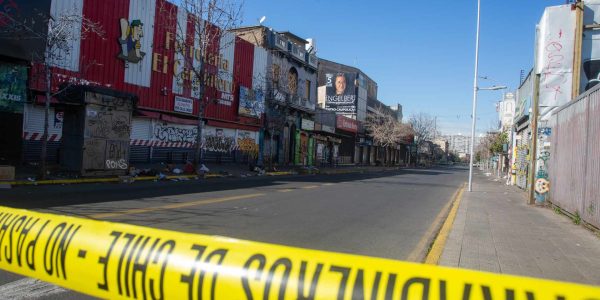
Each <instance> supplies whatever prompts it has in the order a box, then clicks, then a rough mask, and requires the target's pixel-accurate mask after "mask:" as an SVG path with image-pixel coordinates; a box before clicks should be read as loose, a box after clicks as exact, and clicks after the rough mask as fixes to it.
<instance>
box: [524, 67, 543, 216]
mask: <svg viewBox="0 0 600 300" xmlns="http://www.w3.org/2000/svg"><path fill="white" fill-rule="evenodd" d="M539 91H540V75H539V74H535V79H534V83H533V104H532V105H531V119H530V120H529V125H530V127H531V148H530V149H529V158H530V162H529V199H528V200H529V201H528V202H527V203H528V204H535V177H536V176H535V173H536V165H537V138H538V126H537V123H538V115H539V102H540V93H539Z"/></svg>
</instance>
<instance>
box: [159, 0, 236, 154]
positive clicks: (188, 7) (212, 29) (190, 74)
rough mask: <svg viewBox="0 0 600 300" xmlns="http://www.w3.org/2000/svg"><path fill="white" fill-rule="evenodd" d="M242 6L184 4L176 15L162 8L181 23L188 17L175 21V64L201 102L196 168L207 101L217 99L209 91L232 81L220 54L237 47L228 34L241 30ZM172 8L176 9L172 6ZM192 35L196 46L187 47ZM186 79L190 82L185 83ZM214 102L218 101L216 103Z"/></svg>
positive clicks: (231, 1)
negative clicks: (225, 81)
mask: <svg viewBox="0 0 600 300" xmlns="http://www.w3.org/2000/svg"><path fill="white" fill-rule="evenodd" d="M163 4H164V3H163ZM242 4H243V3H241V2H240V1H236V0H182V1H181V2H180V4H179V7H178V8H177V13H175V12H174V11H165V10H167V9H169V8H167V6H165V7H162V8H161V11H162V12H163V13H167V14H169V15H170V16H172V17H173V18H175V19H178V16H177V14H179V13H181V14H184V16H185V19H184V20H185V21H183V22H178V21H177V20H175V24H177V25H176V32H175V37H174V38H175V52H176V56H177V57H176V60H181V62H180V65H181V66H182V67H183V68H182V69H183V70H184V71H182V72H180V73H179V74H178V76H177V78H176V80H177V81H178V82H180V83H181V84H182V85H186V84H187V85H189V86H188V87H190V88H191V90H192V93H193V95H194V97H193V98H198V99H199V112H198V125H197V126H198V136H197V138H196V153H195V156H194V162H195V163H196V164H199V163H201V160H202V133H203V126H204V121H203V119H204V111H205V108H206V105H210V104H211V101H207V99H206V98H215V97H216V96H215V95H207V90H206V87H207V86H212V87H215V88H217V87H218V86H220V85H222V84H223V78H226V77H229V78H232V77H233V74H232V73H233V72H232V65H233V62H223V61H221V60H220V56H219V52H220V50H222V49H225V48H228V47H233V46H234V43H235V37H234V35H233V34H232V33H229V32H228V30H230V29H233V28H235V27H238V26H239V24H240V22H241V19H242V18H241V17H242V15H241V11H242ZM169 7H170V9H175V7H174V6H172V5H171V6H169ZM187 16H190V17H191V20H188V18H187ZM171 21H173V20H171ZM190 34H193V38H192V40H194V44H193V45H189V44H188V43H187V42H188V41H189V40H190V36H189V35H190ZM227 37H229V38H227ZM190 49H192V50H190ZM223 64H231V66H226V67H227V68H222V66H224V65H223ZM229 67H231V68H229ZM185 79H188V81H187V82H186V81H185ZM231 81H232V80H230V82H231ZM229 92H230V93H232V92H233V91H231V90H230V91H229ZM211 100H212V99H211ZM214 100H216V101H217V99H214Z"/></svg>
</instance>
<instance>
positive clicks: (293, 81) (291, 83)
mask: <svg viewBox="0 0 600 300" xmlns="http://www.w3.org/2000/svg"><path fill="white" fill-rule="evenodd" d="M288 90H289V92H290V94H291V95H297V93H298V71H296V68H294V67H291V68H290V70H289V71H288Z"/></svg>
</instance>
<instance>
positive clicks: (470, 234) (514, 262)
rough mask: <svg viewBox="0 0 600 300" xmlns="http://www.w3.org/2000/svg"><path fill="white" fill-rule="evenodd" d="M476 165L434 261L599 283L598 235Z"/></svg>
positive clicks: (451, 264) (447, 264) (515, 273)
mask: <svg viewBox="0 0 600 300" xmlns="http://www.w3.org/2000/svg"><path fill="white" fill-rule="evenodd" d="M494 179H495V177H494V176H490V177H486V176H485V175H483V172H481V171H478V170H477V171H476V173H475V174H474V176H473V192H467V191H465V192H464V194H463V195H464V196H463V198H462V201H461V203H460V206H459V208H458V212H457V215H456V219H455V221H454V225H453V227H452V230H451V232H450V235H449V236H448V240H447V243H446V245H445V247H444V251H443V253H442V256H441V259H440V262H439V264H440V265H445V266H451V267H459V268H467V269H475V270H481V271H489V272H495V273H507V274H514V275H523V276H530V277H537V278H547V279H554V280H561V281H570V282H577V283H584V284H593V285H600V237H598V236H596V235H595V234H594V233H593V232H591V231H589V230H587V229H585V228H583V227H582V226H578V225H575V224H573V222H572V221H571V219H569V218H567V217H566V216H563V215H559V214H557V213H555V212H554V210H552V209H550V208H547V207H536V206H530V205H527V204H526V201H525V196H526V194H525V192H524V191H522V190H520V189H518V188H516V187H514V186H506V185H505V184H504V181H505V180H504V179H500V180H499V179H496V180H497V181H494Z"/></svg>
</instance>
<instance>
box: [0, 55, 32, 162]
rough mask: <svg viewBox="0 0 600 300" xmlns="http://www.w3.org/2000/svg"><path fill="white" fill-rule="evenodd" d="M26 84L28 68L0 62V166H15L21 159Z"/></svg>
mask: <svg viewBox="0 0 600 300" xmlns="http://www.w3.org/2000/svg"><path fill="white" fill-rule="evenodd" d="M26 84H27V67H26V66H24V65H17V64H10V63H3V62H1V61H0V128H1V129H0V130H1V132H0V145H2V147H0V164H14V163H16V162H18V161H19V160H20V159H21V144H22V143H21V136H22V130H21V129H22V127H23V110H24V103H25V101H26V99H27V87H26Z"/></svg>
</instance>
